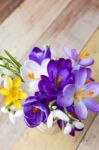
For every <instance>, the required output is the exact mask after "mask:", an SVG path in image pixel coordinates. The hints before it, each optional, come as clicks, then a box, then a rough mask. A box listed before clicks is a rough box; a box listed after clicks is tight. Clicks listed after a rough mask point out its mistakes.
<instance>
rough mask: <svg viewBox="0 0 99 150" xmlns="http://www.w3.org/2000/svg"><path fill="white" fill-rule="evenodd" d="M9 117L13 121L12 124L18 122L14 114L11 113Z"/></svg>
mask: <svg viewBox="0 0 99 150" xmlns="http://www.w3.org/2000/svg"><path fill="white" fill-rule="evenodd" d="M9 119H10V121H11V123H12V124H15V123H16V121H15V116H14V114H12V113H9Z"/></svg>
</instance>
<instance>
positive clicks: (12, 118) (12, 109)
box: [1, 106, 23, 124]
mask: <svg viewBox="0 0 99 150" xmlns="http://www.w3.org/2000/svg"><path fill="white" fill-rule="evenodd" d="M1 112H3V113H5V114H8V115H9V119H10V122H11V123H12V124H15V123H16V118H18V117H21V116H23V111H22V110H17V111H16V110H15V107H14V106H11V107H10V111H8V110H7V109H6V108H5V107H1Z"/></svg>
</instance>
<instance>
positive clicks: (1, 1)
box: [0, 0, 24, 24]
mask: <svg viewBox="0 0 99 150" xmlns="http://www.w3.org/2000/svg"><path fill="white" fill-rule="evenodd" d="M23 1H24V0H16V1H14V0H0V24H1V23H2V22H3V21H4V20H5V19H6V18H7V17H8V16H9V15H10V14H11V13H12V12H13V11H14V10H15V9H16V8H17V7H18V6H19V5H20V4H21V3H22V2H23Z"/></svg>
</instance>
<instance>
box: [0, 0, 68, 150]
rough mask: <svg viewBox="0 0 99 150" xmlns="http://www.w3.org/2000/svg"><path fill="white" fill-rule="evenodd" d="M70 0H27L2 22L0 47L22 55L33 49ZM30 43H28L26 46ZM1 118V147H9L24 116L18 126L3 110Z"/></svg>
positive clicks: (5, 148) (17, 133)
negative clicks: (32, 45)
mask: <svg viewBox="0 0 99 150" xmlns="http://www.w3.org/2000/svg"><path fill="white" fill-rule="evenodd" d="M69 2H70V0H66V1H65V0H59V1H57V0H50V1H46V0H40V1H37V0H26V1H24V3H22V4H21V5H20V7H18V8H17V9H16V10H15V11H14V12H13V13H12V14H11V15H10V16H9V17H8V18H7V19H6V20H5V22H3V23H2V24H1V25H0V34H1V35H0V47H1V48H2V49H9V50H11V52H12V53H13V54H15V55H16V56H17V57H18V58H22V57H23V56H24V55H25V52H26V51H27V50H28V49H29V45H30V43H31V44H33V43H34V41H35V40H37V39H38V38H39V37H40V36H41V34H42V33H43V32H45V30H46V29H47V28H48V27H49V25H50V24H51V23H52V22H53V21H54V20H55V18H56V17H57V16H58V15H59V14H60V13H61V12H62V10H63V9H64V8H65V7H66V6H67V5H68V3H69ZM26 43H27V47H26V48H25V49H24V47H25V46H26ZM22 45H23V46H22ZM19 47H20V48H19ZM0 103H2V102H0ZM1 105H2V104H1ZM0 121H1V122H2V123H1V124H0V134H1V135H2V136H0V150H9V149H10V148H11V147H12V145H13V144H14V143H15V141H16V140H17V139H18V137H20V135H21V134H22V132H23V131H24V129H25V127H26V126H25V124H24V122H23V118H22V119H20V120H18V121H17V125H16V126H13V125H11V123H10V122H9V118H8V116H6V115H3V114H2V113H0ZM8 135H9V138H8ZM9 139H11V140H9ZM5 143H6V144H5Z"/></svg>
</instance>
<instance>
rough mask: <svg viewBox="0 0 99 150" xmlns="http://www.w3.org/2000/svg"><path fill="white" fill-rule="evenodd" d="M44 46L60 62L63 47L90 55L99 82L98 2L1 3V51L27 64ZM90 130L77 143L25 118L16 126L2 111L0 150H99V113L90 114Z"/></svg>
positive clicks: (11, 0) (4, 0)
mask: <svg viewBox="0 0 99 150" xmlns="http://www.w3.org/2000/svg"><path fill="white" fill-rule="evenodd" d="M45 44H51V45H52V53H53V55H54V56H55V57H59V56H61V57H64V53H63V51H62V49H63V47H64V46H67V47H68V48H77V50H78V51H80V50H82V49H86V50H88V51H89V52H90V53H91V55H92V56H93V57H94V59H95V61H96V64H95V65H94V66H93V68H94V77H95V78H96V80H97V81H99V0H16V1H15V0H0V49H1V51H0V52H2V50H3V49H7V50H9V51H10V52H11V53H12V54H14V55H15V56H16V57H17V58H18V59H19V60H20V61H24V60H25V59H26V57H27V54H28V52H29V51H30V50H31V49H32V47H33V46H35V45H38V46H41V47H43V46H44V45H45ZM98 99H99V97H98V98H97V101H99V100H98ZM1 105H2V102H0V106H1ZM85 125H86V127H85V130H84V132H81V133H77V135H76V136H75V137H74V138H72V137H69V136H65V135H63V133H61V132H59V133H58V134H54V135H46V134H43V133H41V132H39V131H38V130H37V129H29V128H27V127H26V126H25V124H24V122H23V120H22V119H20V120H17V124H16V125H15V126H13V125H12V124H11V123H10V122H9V119H8V117H7V116H6V115H4V114H2V113H1V112H0V150H99V114H93V113H91V112H90V113H89V116H88V120H87V121H86V122H85Z"/></svg>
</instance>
